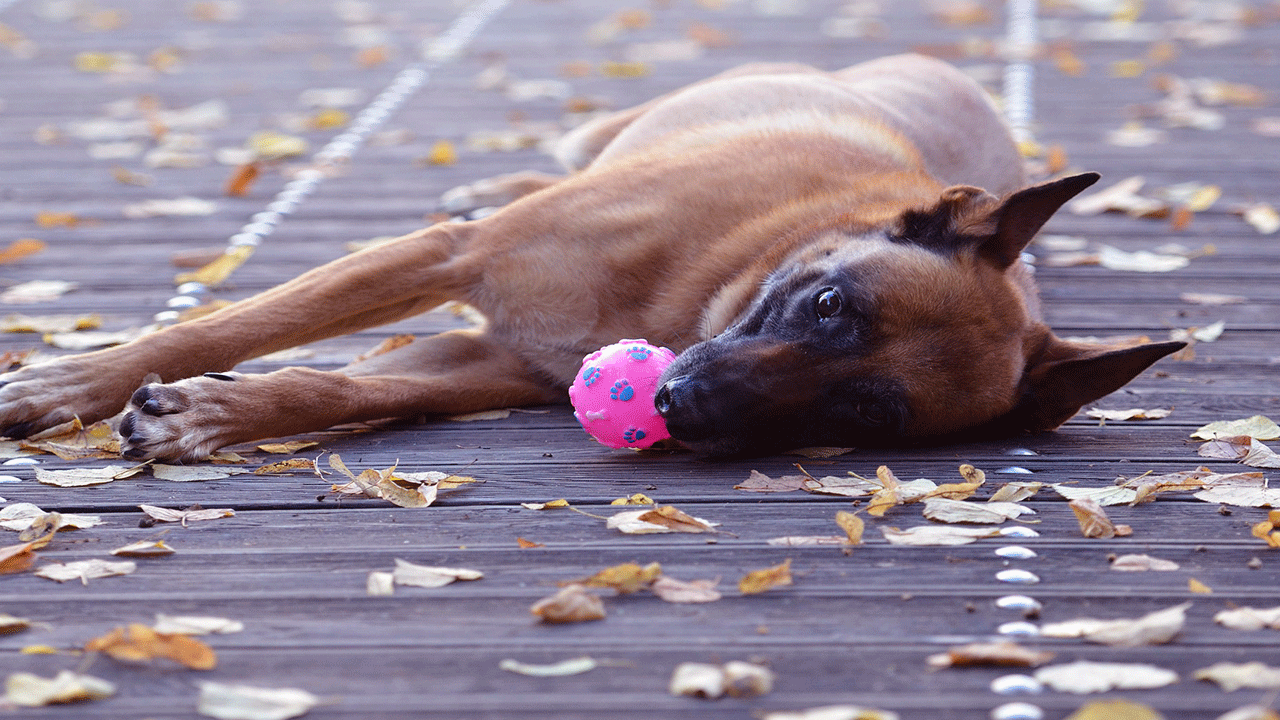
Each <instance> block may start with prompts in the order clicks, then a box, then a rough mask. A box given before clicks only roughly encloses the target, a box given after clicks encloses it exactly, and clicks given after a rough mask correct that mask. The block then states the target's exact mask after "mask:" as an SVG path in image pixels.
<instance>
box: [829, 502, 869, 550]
mask: <svg viewBox="0 0 1280 720" xmlns="http://www.w3.org/2000/svg"><path fill="white" fill-rule="evenodd" d="M836 524H837V525H839V526H840V529H841V530H844V533H845V535H846V536H848V538H849V544H850V545H861V544H862V532H863V531H864V530H865V529H866V523H864V522H862V518H860V517H858V516H857V515H856V514H854V513H851V512H848V511H847V510H839V511H837V512H836Z"/></svg>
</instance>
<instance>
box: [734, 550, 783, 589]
mask: <svg viewBox="0 0 1280 720" xmlns="http://www.w3.org/2000/svg"><path fill="white" fill-rule="evenodd" d="M790 584H791V559H790V558H787V559H786V560H784V561H783V562H782V563H781V564H779V565H774V566H773V567H767V568H764V569H763V570H753V571H751V572H749V573H747V574H746V575H745V576H743V578H742V579H741V580H739V581H738V591H739V592H741V593H742V594H743V595H758V594H760V593H762V592H765V591H766V590H772V589H773V588H776V587H786V586H788V585H790Z"/></svg>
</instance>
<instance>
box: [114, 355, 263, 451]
mask: <svg viewBox="0 0 1280 720" xmlns="http://www.w3.org/2000/svg"><path fill="white" fill-rule="evenodd" d="M236 379H237V376H236V375H235V374H229V373H207V374H206V375H205V376H204V377H202V378H188V379H186V380H180V381H178V382H176V383H169V384H167V385H162V384H158V383H152V384H150V385H143V386H142V387H140V388H138V389H137V390H136V391H135V392H134V393H133V396H132V397H130V398H129V405H128V408H127V410H128V412H126V413H125V416H124V417H123V418H122V419H121V420H120V436H121V437H122V438H124V443H123V444H122V448H121V454H123V455H124V456H125V457H127V458H129V459H131V460H147V459H161V460H176V461H180V462H193V461H196V460H202V459H204V458H206V457H208V456H209V455H210V454H212V453H213V452H214V451H216V450H217V449H218V448H220V447H222V446H224V445H228V444H231V443H232V442H235V441H236V440H237V439H238V438H237V437H236V432H235V430H236V423H235V421H234V417H233V414H232V413H229V412H228V408H227V405H226V403H225V399H226V398H225V397H224V396H223V395H222V394H220V393H219V392H218V389H219V386H220V385H222V384H224V383H226V382H234V381H235V380H236Z"/></svg>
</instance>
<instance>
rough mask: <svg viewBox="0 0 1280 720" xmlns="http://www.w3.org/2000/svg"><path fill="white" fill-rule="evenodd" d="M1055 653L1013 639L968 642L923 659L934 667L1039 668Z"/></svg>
mask: <svg viewBox="0 0 1280 720" xmlns="http://www.w3.org/2000/svg"><path fill="white" fill-rule="evenodd" d="M1053 656H1054V654H1053V653H1051V652H1047V651H1043V650H1032V649H1031V648H1027V647H1023V646H1021V645H1019V644H1017V643H1015V642H1010V641H1008V640H1001V641H999V642H987V643H969V644H968V645H960V646H958V647H953V648H951V649H950V650H948V651H947V652H945V653H938V654H936V655H930V656H929V657H928V658H927V659H926V662H927V663H928V665H929V667H931V668H935V669H942V668H949V667H975V666H981V667H1038V666H1040V665H1043V664H1045V663H1047V662H1049V661H1050V660H1052V659H1053Z"/></svg>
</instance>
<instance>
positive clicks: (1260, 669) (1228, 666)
mask: <svg viewBox="0 0 1280 720" xmlns="http://www.w3.org/2000/svg"><path fill="white" fill-rule="evenodd" d="M1194 677H1195V679H1197V680H1209V681H1211V682H1214V683H1217V684H1218V687H1220V688H1222V690H1223V692H1234V691H1236V690H1239V689H1240V688H1249V689H1250V690H1275V689H1280V667H1272V666H1270V665H1266V664H1264V663H1260V662H1248V663H1233V662H1220V663H1214V664H1213V665H1210V666H1209V667H1207V668H1200V669H1199V670H1196V672H1195V676H1194Z"/></svg>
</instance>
